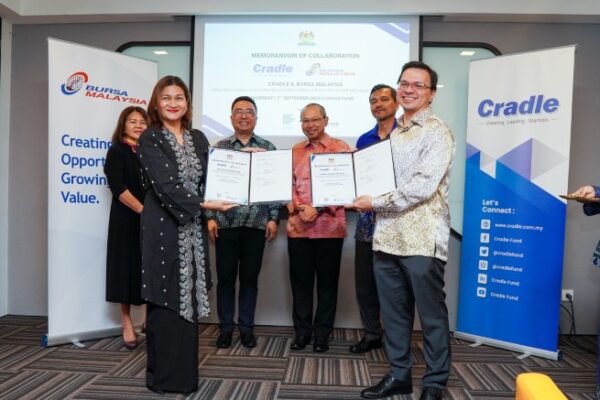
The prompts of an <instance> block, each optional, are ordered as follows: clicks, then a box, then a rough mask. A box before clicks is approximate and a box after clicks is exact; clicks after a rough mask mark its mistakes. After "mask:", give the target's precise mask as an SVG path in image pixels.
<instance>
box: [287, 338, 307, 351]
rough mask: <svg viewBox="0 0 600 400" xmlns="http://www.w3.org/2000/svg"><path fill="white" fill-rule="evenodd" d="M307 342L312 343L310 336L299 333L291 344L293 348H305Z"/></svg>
mask: <svg viewBox="0 0 600 400" xmlns="http://www.w3.org/2000/svg"><path fill="white" fill-rule="evenodd" d="M307 344H310V336H304V335H298V336H296V337H295V338H294V342H293V343H292V345H291V346H290V349H292V350H304V348H305V347H306V345H307Z"/></svg>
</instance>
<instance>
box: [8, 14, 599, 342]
mask: <svg viewBox="0 0 600 400" xmlns="http://www.w3.org/2000/svg"><path fill="white" fill-rule="evenodd" d="M13 31H14V41H13V43H12V47H13V51H12V88H13V90H12V93H11V102H10V103H11V112H10V115H11V121H12V126H11V132H10V143H9V149H10V150H9V151H8V152H6V148H7V147H8V146H4V145H3V144H8V137H7V136H6V134H5V133H2V135H0V141H1V142H0V152H3V153H0V173H5V171H6V167H2V166H5V165H6V163H7V162H8V161H7V156H8V154H10V162H9V166H8V171H9V176H10V181H9V184H8V207H9V209H8V224H9V231H8V232H10V237H8V250H7V252H8V265H9V267H8V278H9V281H10V286H9V287H8V290H7V292H8V312H9V313H12V314H24V315H45V314H46V297H47V293H46V280H47V277H46V241H47V237H46V217H47V213H46V196H47V179H46V169H47V154H46V153H47V115H46V114H47V95H46V92H47V49H46V37H47V36H52V37H56V38H59V39H64V40H70V41H74V42H78V43H83V44H87V45H91V46H96V47H100V48H105V49H109V50H114V49H116V48H117V47H119V45H121V44H122V43H123V42H124V41H129V40H188V39H189V38H190V25H189V20H187V19H183V20H177V21H175V22H160V23H115V24H70V25H14V26H13ZM423 35H424V40H428V41H463V42H464V41H466V42H473V41H483V42H488V43H490V44H492V45H495V46H496V47H498V48H499V49H500V50H501V51H502V52H504V53H511V52H517V51H529V50H534V49H540V48H548V47H554V46H562V45H566V44H572V43H578V44H579V48H578V50H577V55H576V71H575V95H574V110H573V118H574V121H573V133H572V146H571V147H572V150H571V151H572V153H571V157H572V158H571V174H570V188H571V189H574V188H576V187H578V186H579V185H581V184H585V183H597V184H600V176H599V175H600V174H599V172H600V157H599V156H598V150H599V149H600V135H598V133H597V130H598V124H597V118H596V114H597V113H598V110H600V97H598V93H600V81H599V80H598V79H597V67H598V65H600V24H533V23H464V22H463V23H459V22H444V21H442V20H440V19H437V18H426V19H425V21H424V25H423ZM2 59H3V62H4V60H5V54H4V48H3V54H2ZM2 71H3V74H4V73H5V69H4V68H3V70H2ZM17 89H18V90H17ZM2 90H5V88H4V87H3V89H2ZM2 109H4V108H2ZM0 112H3V111H2V110H0ZM6 120H7V119H6V118H2V120H1V121H2V122H0V124H6V122H5V121H6ZM0 126H2V125H0ZM3 132H5V131H4V130H3ZM1 178H2V175H0V206H1V205H2V203H1V202H2V197H1V196H2V195H3V193H5V192H6V191H5V190H4V191H3V190H2V189H3V186H2V185H3V184H2V182H3V181H2V179H1ZM4 188H5V186H4ZM5 204H6V202H5ZM0 210H1V208H0ZM0 212H1V211H0ZM4 215H6V214H4ZM1 216H3V215H2V214H0V217H1ZM567 216H568V220H567V241H566V248H565V272H564V279H563V287H565V288H572V289H574V290H575V303H576V304H575V308H576V315H577V322H578V324H577V327H578V333H588V334H591V333H595V332H596V329H597V324H598V322H599V318H598V316H599V314H600V291H599V290H598V288H599V287H600V271H598V270H596V269H594V267H592V266H591V264H590V262H589V259H590V256H591V252H592V250H593V247H594V245H595V243H596V241H597V240H598V239H600V216H598V217H587V218H586V217H584V216H583V215H582V213H581V209H580V207H578V206H576V205H569V207H568V213H567ZM4 221H6V219H5V220H4ZM1 223H2V221H0V226H1ZM282 229H283V227H280V236H279V238H278V239H277V242H276V243H275V244H274V245H272V246H270V247H267V250H266V254H265V265H264V266H263V271H262V274H261V277H260V290H261V292H260V297H259V307H260V308H261V309H262V310H264V313H265V314H264V315H263V314H261V312H259V313H258V314H257V322H258V323H272V322H271V321H272V319H271V317H272V316H273V315H275V316H277V315H279V316H287V318H289V310H290V308H289V307H290V298H289V287H288V286H287V285H288V281H287V268H288V265H287V253H286V243H285V235H284V234H283V233H284V232H283V230H282ZM0 235H2V231H0ZM5 235H6V234H5ZM350 237H351V236H350ZM0 239H2V238H1V236H0ZM351 242H352V241H351V240H350V239H349V240H347V241H346V244H345V252H344V253H345V258H344V261H343V267H342V281H341V282H342V284H341V287H340V296H339V304H340V313H339V315H338V319H337V323H338V325H340V326H342V325H343V326H349V325H352V324H355V323H356V321H358V316H357V314H356V305H355V300H354V292H353V289H352V285H353V277H352V271H353V268H352V258H351V257H348V256H346V255H347V254H350V255H351V254H352V247H351V246H352V243H351ZM548 245H552V243H549V244H548ZM0 246H2V240H0ZM0 250H1V247H0ZM4 254H6V253H4ZM1 257H2V253H0V278H1V277H2V270H1ZM459 259H460V242H458V241H457V240H456V239H451V243H450V260H449V262H448V265H447V267H446V288H447V293H448V297H447V303H448V308H449V311H450V317H451V323H452V324H453V323H454V320H455V318H456V302H457V291H458V289H457V288H458V274H459V271H458V265H459ZM0 290H1V288H0ZM0 295H1V294H0ZM213 304H214V303H213ZM563 330H564V328H563Z"/></svg>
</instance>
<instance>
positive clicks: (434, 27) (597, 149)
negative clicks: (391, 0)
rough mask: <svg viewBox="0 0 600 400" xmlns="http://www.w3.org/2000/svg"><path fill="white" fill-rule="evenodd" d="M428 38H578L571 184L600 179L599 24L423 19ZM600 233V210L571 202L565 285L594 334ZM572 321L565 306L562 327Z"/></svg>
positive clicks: (531, 41)
mask: <svg viewBox="0 0 600 400" xmlns="http://www.w3.org/2000/svg"><path fill="white" fill-rule="evenodd" d="M423 40H424V41H444V42H452V41H457V42H475V41H476V42H487V43H490V44H492V45H494V46H496V47H497V48H498V49H499V50H500V51H501V52H502V53H504V54H510V53H517V52H523V51H531V50H536V49H545V48H552V47H559V46H566V45H571V44H577V45H578V47H577V51H576V55H575V77H574V78H575V83H574V94H573V124H572V132H571V163H570V174H569V190H571V191H572V190H575V189H577V188H578V187H579V186H581V185H584V184H595V185H600V134H599V126H598V112H599V111H600V96H598V94H599V93H600V80H599V79H598V66H600V24H528V23H526V24H523V23H474V22H471V23H468V22H466V23H465V22H462V23H458V22H455V23H450V22H444V21H440V20H438V19H433V18H431V19H425V21H424V24H423ZM599 239H600V216H594V217H586V216H585V215H584V214H583V212H582V210H581V205H579V204H577V203H573V202H569V203H568V205H567V229H566V243H565V257H564V269H563V284H562V287H563V288H568V289H574V291H575V294H574V298H575V302H574V303H575V315H576V322H577V333H578V334H595V333H596V332H598V330H597V329H598V324H599V323H600V269H599V268H597V267H594V266H593V265H592V263H591V256H592V252H593V250H594V248H595V245H596V242H597V241H598V240H599ZM552 245H553V243H548V246H552ZM450 251H451V253H455V254H456V253H459V252H460V249H459V248H457V247H452V248H451V250H450ZM447 282H448V280H447ZM540 311H542V312H543V310H540ZM569 323H570V321H568V319H567V318H566V314H565V313H564V311H561V331H562V332H563V333H566V332H568V329H569V325H568V324H569Z"/></svg>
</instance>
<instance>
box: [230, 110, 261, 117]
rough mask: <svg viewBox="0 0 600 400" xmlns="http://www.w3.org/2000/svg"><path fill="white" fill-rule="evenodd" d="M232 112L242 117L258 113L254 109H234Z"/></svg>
mask: <svg viewBox="0 0 600 400" xmlns="http://www.w3.org/2000/svg"><path fill="white" fill-rule="evenodd" d="M232 114H233V115H234V116H235V117H241V116H246V117H254V116H255V115H256V112H254V110H233V113H232Z"/></svg>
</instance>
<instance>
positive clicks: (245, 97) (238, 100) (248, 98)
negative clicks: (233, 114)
mask: <svg viewBox="0 0 600 400" xmlns="http://www.w3.org/2000/svg"><path fill="white" fill-rule="evenodd" d="M240 101H247V102H249V103H252V105H253V106H254V110H255V111H256V112H258V107H256V103H255V102H254V99H253V98H252V97H250V96H240V97H236V98H235V100H233V102H232V103H231V111H233V107H234V106H235V103H238V102H240Z"/></svg>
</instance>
